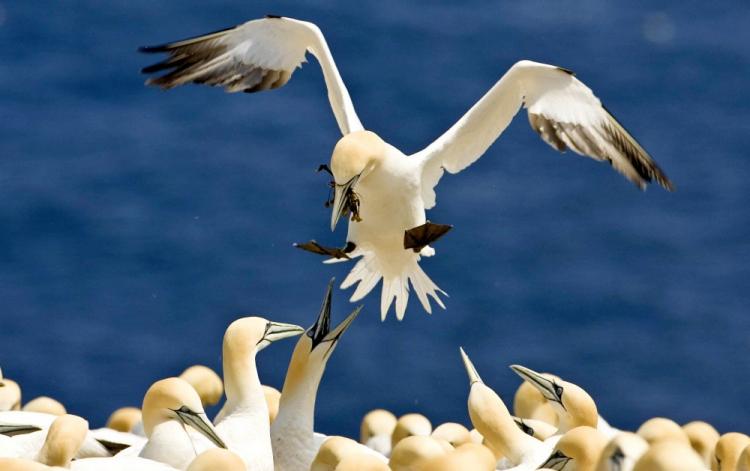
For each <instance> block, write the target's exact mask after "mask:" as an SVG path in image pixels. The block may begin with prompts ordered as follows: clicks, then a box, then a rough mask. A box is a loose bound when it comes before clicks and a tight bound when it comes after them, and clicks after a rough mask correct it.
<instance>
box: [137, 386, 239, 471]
mask: <svg viewBox="0 0 750 471" xmlns="http://www.w3.org/2000/svg"><path fill="white" fill-rule="evenodd" d="M141 410H142V411H143V427H144V429H145V431H146V436H147V437H148V442H146V445H145V446H144V447H143V449H142V450H141V452H140V454H139V457H141V458H147V459H151V460H154V461H159V462H161V463H165V464H168V465H170V466H172V467H175V468H178V469H185V468H187V467H188V465H189V464H190V462H191V461H192V460H193V458H195V457H196V456H197V455H198V454H200V453H201V452H203V451H205V450H207V449H210V448H213V447H220V448H226V445H225V444H224V441H223V440H222V439H221V438H220V437H219V435H218V434H217V432H216V430H215V429H214V427H213V425H211V422H209V420H208V418H207V417H206V413H205V411H204V410H203V405H202V404H201V400H200V397H199V396H198V393H197V392H195V389H193V387H192V386H190V384H188V383H187V382H186V381H185V380H182V379H180V378H167V379H163V380H160V381H157V382H156V383H154V384H153V385H152V386H151V387H150V388H149V389H148V391H147V392H146V395H145V396H144V398H143V407H142V408H141Z"/></svg>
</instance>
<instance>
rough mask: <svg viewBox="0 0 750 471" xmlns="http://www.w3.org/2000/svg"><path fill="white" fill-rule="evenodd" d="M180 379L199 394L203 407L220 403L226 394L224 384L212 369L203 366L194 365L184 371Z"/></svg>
mask: <svg viewBox="0 0 750 471" xmlns="http://www.w3.org/2000/svg"><path fill="white" fill-rule="evenodd" d="M179 377H180V378H182V379H184V380H185V381H187V382H188V383H190V385H191V386H192V387H193V388H195V390H196V391H197V392H198V396H200V398H201V402H202V403H203V407H209V406H213V405H214V404H216V403H218V402H219V400H220V399H221V396H222V394H224V383H223V382H222V381H221V378H220V377H219V375H218V374H216V372H215V371H214V370H212V369H211V368H209V367H207V366H203V365H193V366H191V367H189V368H188V369H186V370H185V371H183V372H182V373H181V374H180V376H179Z"/></svg>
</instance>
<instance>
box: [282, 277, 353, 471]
mask: <svg viewBox="0 0 750 471" xmlns="http://www.w3.org/2000/svg"><path fill="white" fill-rule="evenodd" d="M332 292H333V280H331V281H330V282H329V283H328V287H327V289H326V293H325V296H324V298H323V304H322V305H321V307H320V311H319V314H318V317H317V319H316V320H315V323H314V324H313V325H312V326H311V327H310V328H309V329H307V331H306V332H305V335H302V336H301V337H300V338H299V340H298V341H297V345H296V346H295V348H294V353H293V354H292V359H291V360H290V361H289V368H288V369H287V372H286V378H285V379H284V387H283V388H282V390H281V400H280V402H279V413H278V415H277V416H276V420H275V421H274V423H273V425H272V426H271V443H272V445H273V462H274V466H275V470H276V471H297V470H300V469H304V470H307V469H309V468H310V464H311V463H312V462H313V459H315V455H316V453H317V452H318V449H319V448H320V444H321V442H322V438H321V437H318V438H317V439H316V437H315V435H314V433H315V431H314V425H315V399H316V397H317V395H318V386H319V384H320V380H321V378H322V377H323V373H324V372H325V368H326V363H327V362H328V359H329V358H330V356H331V354H332V353H333V351H334V350H335V349H336V345H337V344H338V342H339V340H341V336H342V335H343V334H344V332H345V331H346V329H348V328H349V326H350V325H351V323H352V322H353V321H354V319H356V317H357V315H359V312H360V310H361V309H362V307H361V306H360V307H358V308H357V309H355V310H354V312H352V313H351V314H349V316H348V317H347V318H346V319H344V320H343V321H342V322H341V323H340V324H339V325H338V326H336V327H335V328H333V329H332V328H331V296H332Z"/></svg>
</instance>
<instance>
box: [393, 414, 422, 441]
mask: <svg viewBox="0 0 750 471" xmlns="http://www.w3.org/2000/svg"><path fill="white" fill-rule="evenodd" d="M431 433H432V423H431V422H430V419H428V418H427V417H425V416H423V415H422V414H417V413H411V414H404V415H402V416H401V417H399V418H398V420H397V421H396V426H395V427H394V428H393V433H392V434H391V449H393V448H394V447H395V446H396V445H397V444H398V442H400V441H401V440H403V439H404V438H406V437H413V436H424V437H426V436H428V435H430V434H431Z"/></svg>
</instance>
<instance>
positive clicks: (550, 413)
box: [513, 373, 559, 426]
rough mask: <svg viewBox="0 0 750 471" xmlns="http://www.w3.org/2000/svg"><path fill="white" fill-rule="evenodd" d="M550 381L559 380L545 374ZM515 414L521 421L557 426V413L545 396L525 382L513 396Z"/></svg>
mask: <svg viewBox="0 0 750 471" xmlns="http://www.w3.org/2000/svg"><path fill="white" fill-rule="evenodd" d="M543 374H544V376H546V377H547V378H549V379H556V380H557V379H559V378H558V377H556V376H554V375H550V374H548V373H543ZM513 414H514V415H515V416H516V417H518V418H520V419H534V420H543V421H545V422H547V423H550V424H552V425H554V426H557V412H555V408H554V407H552V404H550V403H549V402H548V401H547V399H545V398H544V395H543V394H542V393H541V392H539V390H538V389H537V388H535V387H534V386H533V385H532V384H531V383H529V382H526V381H523V382H522V383H521V385H520V386H518V389H516V395H515V396H513Z"/></svg>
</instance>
